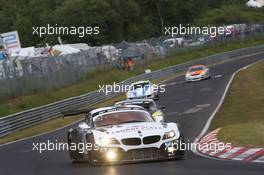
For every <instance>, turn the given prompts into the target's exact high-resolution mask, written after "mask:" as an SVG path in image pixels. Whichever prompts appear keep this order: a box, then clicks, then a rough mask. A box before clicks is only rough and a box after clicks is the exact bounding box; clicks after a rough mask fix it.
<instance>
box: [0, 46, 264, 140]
mask: <svg viewBox="0 0 264 175" xmlns="http://www.w3.org/2000/svg"><path fill="white" fill-rule="evenodd" d="M251 54H255V55H256V56H260V55H264V45H261V46H256V47H250V48H244V49H238V50H234V51H230V52H225V53H221V54H216V55H212V56H208V57H205V58H201V59H196V60H193V61H189V62H186V63H182V64H178V65H175V66H170V67H167V68H164V69H160V70H157V71H154V72H152V73H148V74H142V75H139V76H136V77H133V78H129V79H127V80H125V81H122V82H120V83H118V84H119V85H129V84H131V83H132V82H135V81H138V80H144V79H148V80H154V79H158V78H161V77H164V76H169V75H172V74H175V73H179V72H182V71H185V70H186V69H187V68H188V67H189V66H191V65H194V64H198V63H199V64H200V63H201V64H212V63H216V62H221V61H228V60H232V59H235V58H237V57H241V56H246V55H251ZM119 94H120V93H114V92H112V93H110V94H108V95H107V96H106V95H105V94H104V93H99V92H98V91H94V92H90V93H88V94H84V95H81V96H78V97H73V98H69V99H66V100H62V101H59V102H56V103H52V104H48V105H45V106H41V107H38V108H34V109H30V110H26V111H23V112H19V113H16V114H13V115H9V116H6V117H2V118H0V137H2V136H5V135H7V134H10V133H12V132H14V131H17V130H21V129H24V128H28V127H31V126H32V125H35V124H38V123H41V122H43V121H47V120H50V119H53V118H56V117H59V116H60V114H61V113H63V112H66V111H69V110H73V109H81V108H85V107H87V106H91V105H94V104H96V103H99V102H102V101H104V100H106V99H110V98H112V97H114V96H116V95H119Z"/></svg>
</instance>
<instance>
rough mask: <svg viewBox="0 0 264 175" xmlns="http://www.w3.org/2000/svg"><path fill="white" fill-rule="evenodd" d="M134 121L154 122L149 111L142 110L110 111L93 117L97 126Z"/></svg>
mask: <svg viewBox="0 0 264 175" xmlns="http://www.w3.org/2000/svg"><path fill="white" fill-rule="evenodd" d="M134 122H153V119H152V118H151V116H150V115H149V114H148V113H146V112H140V111H126V112H115V113H108V114H103V115H100V116H95V117H94V118H93V123H94V126H95V127H103V126H111V125H118V124H124V123H134Z"/></svg>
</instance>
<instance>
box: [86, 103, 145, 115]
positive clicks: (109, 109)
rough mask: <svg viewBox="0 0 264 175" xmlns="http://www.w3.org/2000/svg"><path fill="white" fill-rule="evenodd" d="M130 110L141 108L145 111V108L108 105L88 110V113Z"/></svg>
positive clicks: (97, 113)
mask: <svg viewBox="0 0 264 175" xmlns="http://www.w3.org/2000/svg"><path fill="white" fill-rule="evenodd" d="M130 110H143V111H145V109H144V108H143V107H142V106H138V105H123V106H109V107H102V108H97V109H94V110H92V111H90V114H91V115H99V114H103V113H108V112H113V111H130Z"/></svg>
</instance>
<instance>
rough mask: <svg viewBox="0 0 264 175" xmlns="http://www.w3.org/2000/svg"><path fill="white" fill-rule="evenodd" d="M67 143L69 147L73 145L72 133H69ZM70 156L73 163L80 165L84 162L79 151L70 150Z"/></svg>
mask: <svg viewBox="0 0 264 175" xmlns="http://www.w3.org/2000/svg"><path fill="white" fill-rule="evenodd" d="M67 141H68V145H69V146H70V145H71V143H72V137H71V133H70V132H69V133H68V138H67ZM69 156H70V159H71V161H72V163H80V162H81V161H82V155H81V154H80V153H79V150H78V149H76V150H71V149H69Z"/></svg>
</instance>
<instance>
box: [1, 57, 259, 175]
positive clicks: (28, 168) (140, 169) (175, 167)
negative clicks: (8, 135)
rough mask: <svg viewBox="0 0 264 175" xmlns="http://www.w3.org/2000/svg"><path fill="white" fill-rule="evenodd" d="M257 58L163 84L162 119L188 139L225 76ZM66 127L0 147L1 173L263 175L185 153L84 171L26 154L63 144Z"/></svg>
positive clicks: (61, 155)
mask: <svg viewBox="0 0 264 175" xmlns="http://www.w3.org/2000/svg"><path fill="white" fill-rule="evenodd" d="M263 58H264V54H263V55H258V56H250V57H248V58H243V59H239V60H236V61H231V62H228V63H224V64H221V65H217V66H214V67H212V68H211V69H210V71H211V74H212V78H211V79H209V80H204V81H200V82H193V83H185V82H184V81H183V80H184V78H183V77H178V78H175V79H173V80H171V81H169V82H167V83H166V84H167V86H166V93H164V94H162V95H161V97H160V102H159V103H160V105H165V106H166V107H167V108H166V110H165V113H166V114H167V115H166V118H165V120H166V121H169V122H179V123H180V124H181V126H182V130H183V132H184V133H185V138H186V140H188V139H189V140H190V141H193V140H194V139H195V138H196V137H197V136H198V135H199V134H200V132H201V130H202V129H203V127H204V125H205V123H206V121H207V120H208V118H209V117H210V115H211V114H212V112H213V111H214V109H215V108H216V106H217V104H218V103H219V101H220V99H221V97H222V95H223V92H224V89H225V87H226V85H227V83H228V81H229V79H230V78H231V75H232V74H233V73H234V72H235V71H236V70H238V69H239V68H241V67H244V66H246V65H248V64H250V63H253V62H255V61H257V60H260V59H263ZM67 129H68V128H64V129H61V130H58V131H56V132H52V133H49V134H45V135H42V136H39V137H35V138H30V139H27V140H24V141H20V142H15V143H12V144H9V145H3V146H1V147H0V156H1V157H0V174H1V175H16V174H18V175H87V174H90V175H138V174H144V175H146V174H149V175H172V174H173V175H175V174H180V175H192V174H195V175H207V174H208V175H228V174H230V175H231V174H232V175H242V174H245V175H255V174H259V175H263V172H264V164H261V163H246V162H236V161H221V160H214V159H209V158H205V157H200V156H198V155H195V154H194V153H192V152H191V151H190V152H187V154H186V158H185V160H177V161H163V162H148V163H137V164H126V165H114V166H97V167H90V166H89V164H86V163H81V164H72V163H71V161H70V160H69V157H68V152H67V151H46V152H43V153H42V154H40V153H38V152H36V151H32V148H33V146H32V143H33V142H35V143H37V142H47V140H51V141H55V140H58V141H65V139H66V131H67Z"/></svg>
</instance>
